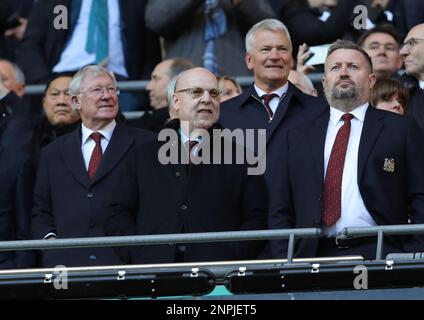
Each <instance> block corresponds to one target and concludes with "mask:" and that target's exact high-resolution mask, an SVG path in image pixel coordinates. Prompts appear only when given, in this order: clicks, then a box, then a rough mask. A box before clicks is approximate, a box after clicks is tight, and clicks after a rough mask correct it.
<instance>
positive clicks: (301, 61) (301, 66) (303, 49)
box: [296, 43, 315, 74]
mask: <svg viewBox="0 0 424 320" xmlns="http://www.w3.org/2000/svg"><path fill="white" fill-rule="evenodd" d="M312 54H313V53H312V52H311V51H309V48H308V46H307V45H306V43H304V44H302V45H300V46H299V51H298V52H297V66H296V71H297V72H302V73H304V74H308V73H309V72H311V71H314V70H315V67H314V66H312V65H309V64H305V62H307V60H308V58H309V57H311V56H312Z"/></svg>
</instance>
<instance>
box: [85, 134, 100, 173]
mask: <svg viewBox="0 0 424 320" xmlns="http://www.w3.org/2000/svg"><path fill="white" fill-rule="evenodd" d="M90 137H91V139H93V140H94V142H96V146H95V147H94V149H93V153H92V154H91V158H90V164H89V165H88V175H89V176H90V178H91V179H93V177H94V175H95V174H96V171H97V168H98V167H99V165H100V161H101V160H102V156H103V152H102V145H101V144H100V142H101V141H102V137H103V136H102V134H101V133H99V132H93V133H92V134H91V135H90Z"/></svg>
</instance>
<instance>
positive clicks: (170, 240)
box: [0, 224, 424, 264]
mask: <svg viewBox="0 0 424 320" xmlns="http://www.w3.org/2000/svg"><path fill="white" fill-rule="evenodd" d="M405 234H424V224H416V225H390V226H376V227H356V228H346V229H344V231H343V233H342V235H343V236H346V237H349V236H372V235H376V236H377V248H376V260H381V259H382V252H383V240H384V236H385V235H405ZM321 235H322V231H321V229H320V228H305V229H280V230H255V231H226V232H207V233H184V234H161V235H143V236H122V237H91V238H74V239H70V238H68V239H55V240H21V241H1V242H0V252H1V251H15V250H35V249H43V250H45V249H65V248H68V249H71V248H86V247H114V246H135V245H159V244H178V243H202V242H224V241H247V240H272V239H289V243H288V254H287V263H289V264H290V263H292V262H293V255H294V245H295V241H296V240H297V239H299V238H318V237H320V236H321Z"/></svg>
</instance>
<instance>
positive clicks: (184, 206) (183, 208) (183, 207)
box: [180, 204, 188, 210]
mask: <svg viewBox="0 0 424 320" xmlns="http://www.w3.org/2000/svg"><path fill="white" fill-rule="evenodd" d="M180 209H181V210H187V209H188V207H187V206H186V205H185V204H183V205H182V206H181V207H180Z"/></svg>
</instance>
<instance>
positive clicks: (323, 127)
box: [306, 112, 330, 183]
mask: <svg viewBox="0 0 424 320" xmlns="http://www.w3.org/2000/svg"><path fill="white" fill-rule="evenodd" d="M329 117H330V112H325V113H323V114H322V115H321V116H320V117H319V118H318V119H317V120H316V121H315V122H314V126H313V127H312V128H311V131H310V141H311V142H312V143H311V144H310V145H309V146H306V147H307V148H311V155H312V157H313V158H312V163H314V166H315V170H314V171H315V173H316V175H317V178H318V181H320V182H321V183H324V149H325V138H326V135H327V128H328V121H329Z"/></svg>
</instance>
